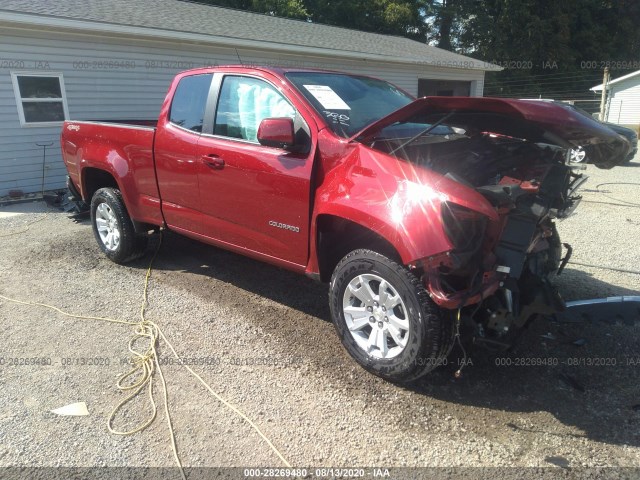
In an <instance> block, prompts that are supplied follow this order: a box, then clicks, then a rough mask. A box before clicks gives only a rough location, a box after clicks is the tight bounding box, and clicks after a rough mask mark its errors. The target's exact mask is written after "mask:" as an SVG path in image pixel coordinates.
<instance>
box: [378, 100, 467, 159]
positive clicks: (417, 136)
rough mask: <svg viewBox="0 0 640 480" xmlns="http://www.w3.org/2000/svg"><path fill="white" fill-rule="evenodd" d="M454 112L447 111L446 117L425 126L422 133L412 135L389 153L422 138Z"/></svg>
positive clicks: (390, 153) (391, 153)
mask: <svg viewBox="0 0 640 480" xmlns="http://www.w3.org/2000/svg"><path fill="white" fill-rule="evenodd" d="M454 113H456V111H455V110H453V111H451V112H449V113H447V114H446V115H445V116H444V117H442V118H441V119H440V120H438V121H437V122H436V123H434V124H433V125H429V127H428V128H425V129H424V130H422V131H421V132H420V133H418V134H417V135H414V136H413V137H411V138H410V139H409V140H407V141H406V142H404V143H403V144H401V145H399V146H397V147H396V148H394V149H393V150H391V151H390V152H389V155H393V154H394V153H396V152H397V151H398V150H401V149H403V148H404V147H406V146H407V145H409V144H410V143H411V142H413V141H414V140H417V139H418V138H420V137H421V136H423V135H426V134H427V133H429V132H430V131H432V130H433V129H434V128H436V127H438V126H440V125H441V124H442V122H444V121H445V120H447V119H448V118H449V117H451V115H453V114H454Z"/></svg>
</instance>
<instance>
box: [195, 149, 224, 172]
mask: <svg viewBox="0 0 640 480" xmlns="http://www.w3.org/2000/svg"><path fill="white" fill-rule="evenodd" d="M200 159H201V160H202V163H204V164H205V165H206V166H207V167H209V168H212V169H214V170H222V169H223V168H224V160H223V159H222V158H220V157H219V156H218V155H216V154H215V153H210V154H208V155H203V156H202V157H200Z"/></svg>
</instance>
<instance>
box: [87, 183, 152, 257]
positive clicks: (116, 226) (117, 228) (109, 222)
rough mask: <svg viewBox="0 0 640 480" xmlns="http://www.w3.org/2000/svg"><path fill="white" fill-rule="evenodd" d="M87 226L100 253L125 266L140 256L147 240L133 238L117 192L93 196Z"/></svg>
mask: <svg viewBox="0 0 640 480" xmlns="http://www.w3.org/2000/svg"><path fill="white" fill-rule="evenodd" d="M91 225H92V227H93V234H94V236H95V237H96V240H97V242H98V245H99V246H100V249H101V250H102V251H103V252H104V254H105V255H106V256H107V257H108V258H109V259H110V260H112V261H114V262H116V263H125V262H128V261H131V260H134V259H136V258H138V257H140V256H142V255H144V253H145V251H146V246H147V242H148V239H147V237H141V236H137V235H136V233H135V230H134V228H133V223H132V222H131V218H130V217H129V214H128V213H127V208H126V206H125V204H124V201H123V200H122V194H121V193H120V191H119V190H117V189H115V188H101V189H100V190H98V191H97V192H96V193H95V194H94V195H93V198H92V199H91Z"/></svg>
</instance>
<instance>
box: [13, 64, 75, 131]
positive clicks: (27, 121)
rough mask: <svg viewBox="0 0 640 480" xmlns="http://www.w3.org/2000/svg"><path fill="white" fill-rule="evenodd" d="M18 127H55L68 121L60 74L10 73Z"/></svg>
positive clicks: (65, 98)
mask: <svg viewBox="0 0 640 480" xmlns="http://www.w3.org/2000/svg"><path fill="white" fill-rule="evenodd" d="M11 80H12V81H13V91H14V93H15V96H16V103H17V104H18V116H19V117H20V125H22V126H47V125H59V124H60V123H61V122H63V121H64V120H67V119H68V118H69V110H68V108H67V96H66V94H65V91H64V80H63V78H62V74H61V73H49V72H47V73H41V72H19V73H18V72H15V73H11Z"/></svg>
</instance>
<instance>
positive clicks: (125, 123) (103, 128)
mask: <svg viewBox="0 0 640 480" xmlns="http://www.w3.org/2000/svg"><path fill="white" fill-rule="evenodd" d="M156 123H157V121H156V120H105V121H67V122H64V125H63V127H62V158H63V160H64V163H65V164H66V166H67V170H68V172H69V178H70V179H71V181H72V182H73V184H74V186H75V187H76V188H77V190H78V191H79V192H80V193H81V194H82V197H83V198H84V199H85V201H87V202H90V201H91V197H92V195H93V193H94V190H95V188H93V187H92V177H91V175H92V174H93V173H94V172H98V171H106V172H109V173H110V174H111V175H112V176H113V178H114V179H118V180H117V182H118V187H119V190H120V191H121V192H122V195H123V196H124V197H125V201H126V204H127V206H128V208H129V210H130V212H129V213H130V215H131V218H132V219H134V220H136V221H139V222H145V223H152V224H161V223H162V213H161V210H160V195H159V192H158V185H157V182H156V176H155V169H154V164H153V142H154V137H155V126H156ZM81 171H82V174H81Z"/></svg>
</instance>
